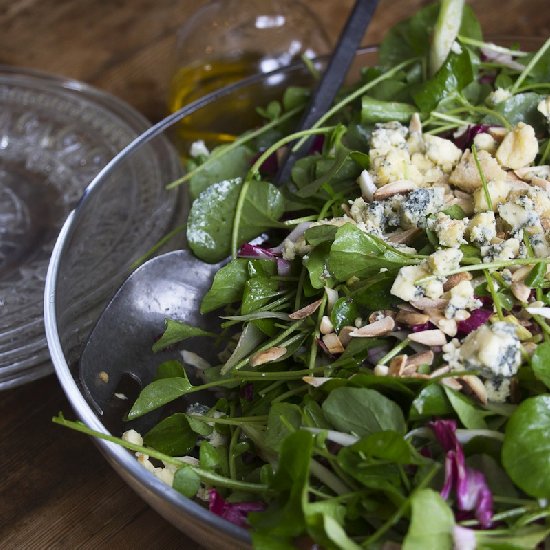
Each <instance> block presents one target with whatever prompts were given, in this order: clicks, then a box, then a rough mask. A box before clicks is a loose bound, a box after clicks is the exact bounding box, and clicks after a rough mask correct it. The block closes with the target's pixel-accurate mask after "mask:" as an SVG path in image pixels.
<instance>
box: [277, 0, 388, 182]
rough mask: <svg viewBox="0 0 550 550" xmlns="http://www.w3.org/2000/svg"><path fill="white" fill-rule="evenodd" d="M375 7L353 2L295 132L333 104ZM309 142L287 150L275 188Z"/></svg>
mask: <svg viewBox="0 0 550 550" xmlns="http://www.w3.org/2000/svg"><path fill="white" fill-rule="evenodd" d="M377 4H378V0H356V2H355V5H354V6H353V9H352V11H351V13H350V15H349V16H348V19H347V21H346V23H345V25H344V28H343V29H342V32H341V33H340V36H339V37H338V42H337V44H336V47H335V48H334V50H333V52H332V55H331V57H330V60H329V62H328V65H327V68H326V70H325V72H324V73H323V76H322V77H321V79H320V80H319V83H318V84H317V87H316V88H315V90H314V92H313V96H312V98H311V101H310V103H309V105H308V107H307V109H306V111H305V112H304V114H303V116H302V119H301V121H300V124H299V125H298V128H297V129H296V131H300V130H306V129H308V128H310V127H311V126H312V125H313V124H315V122H317V120H318V119H319V118H320V117H321V115H323V113H325V112H326V111H327V110H328V109H329V108H330V106H331V105H332V102H333V101H334V97H335V96H336V94H337V93H338V90H339V89H340V87H341V86H342V84H343V82H344V78H345V77H346V74H347V72H348V70H349V68H350V65H351V63H352V61H353V58H354V57H355V52H356V50H357V48H358V47H359V46H360V45H361V40H362V39H363V36H364V35H365V31H366V29H367V27H368V25H369V23H370V21H371V19H372V16H373V14H374V11H375V9H376V6H377ZM309 142H310V140H308V141H306V142H305V143H304V144H303V145H302V147H300V148H299V149H298V150H297V151H292V150H290V152H289V153H288V154H287V156H286V157H285V159H284V161H283V163H282V165H281V167H280V169H279V171H278V173H277V175H276V176H275V179H274V183H275V184H276V185H281V184H283V183H286V182H288V181H289V180H290V172H291V170H292V166H293V165H294V163H295V162H296V161H297V160H298V159H299V158H301V157H302V156H304V154H305V153H306V152H307V151H308V143H309Z"/></svg>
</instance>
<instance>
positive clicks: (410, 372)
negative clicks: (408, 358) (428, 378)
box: [399, 365, 418, 378]
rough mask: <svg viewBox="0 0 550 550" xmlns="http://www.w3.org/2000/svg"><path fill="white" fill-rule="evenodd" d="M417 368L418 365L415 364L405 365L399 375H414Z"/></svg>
mask: <svg viewBox="0 0 550 550" xmlns="http://www.w3.org/2000/svg"><path fill="white" fill-rule="evenodd" d="M417 369H418V367H417V366H416V365H406V366H405V368H404V369H403V370H402V371H401V374H400V375H399V376H401V378H411V377H413V376H414V377H415V376H416V375H417V374H418V373H417V372H416V370H417Z"/></svg>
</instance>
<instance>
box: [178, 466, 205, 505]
mask: <svg viewBox="0 0 550 550" xmlns="http://www.w3.org/2000/svg"><path fill="white" fill-rule="evenodd" d="M200 486H201V478H200V477H199V475H198V474H197V473H196V472H195V470H193V468H190V467H189V466H182V467H181V468H178V469H177V470H176V473H175V474H174V481H173V482H172V487H173V488H174V489H175V490H176V491H178V493H181V494H182V495H184V496H186V497H189V498H192V497H194V496H195V495H196V494H197V491H198V490H199V488H200Z"/></svg>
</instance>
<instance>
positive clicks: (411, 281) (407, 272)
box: [390, 265, 430, 302]
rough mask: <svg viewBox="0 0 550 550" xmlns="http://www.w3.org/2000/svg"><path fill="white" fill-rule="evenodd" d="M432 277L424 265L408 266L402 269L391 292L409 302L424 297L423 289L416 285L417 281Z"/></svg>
mask: <svg viewBox="0 0 550 550" xmlns="http://www.w3.org/2000/svg"><path fill="white" fill-rule="evenodd" d="M428 275H430V272H429V271H428V270H427V269H426V267H425V266H423V265H407V266H404V267H402V268H401V269H400V270H399V273H398V274H397V277H396V278H395V281H394V282H393V285H392V287H391V290H390V292H391V293H392V294H393V295H394V296H397V297H398V298H401V299H402V300H405V302H409V301H411V300H414V299H415V298H420V297H422V296H423V295H424V292H423V290H422V288H420V287H419V286H417V285H415V281H417V280H418V279H421V278H423V277H427V276H428Z"/></svg>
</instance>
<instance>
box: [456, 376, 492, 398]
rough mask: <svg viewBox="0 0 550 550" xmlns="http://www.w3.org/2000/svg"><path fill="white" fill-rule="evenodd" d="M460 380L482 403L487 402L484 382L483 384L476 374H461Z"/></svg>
mask: <svg viewBox="0 0 550 550" xmlns="http://www.w3.org/2000/svg"><path fill="white" fill-rule="evenodd" d="M461 380H462V382H463V383H464V385H465V386H466V387H467V388H468V390H469V391H470V392H471V393H473V394H474V395H475V396H476V397H477V398H478V399H479V401H480V402H481V403H482V404H483V405H486V404H487V389H486V388H485V384H483V382H482V381H481V380H480V379H479V378H478V377H477V376H474V375H472V374H467V375H465V376H462V377H461Z"/></svg>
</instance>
